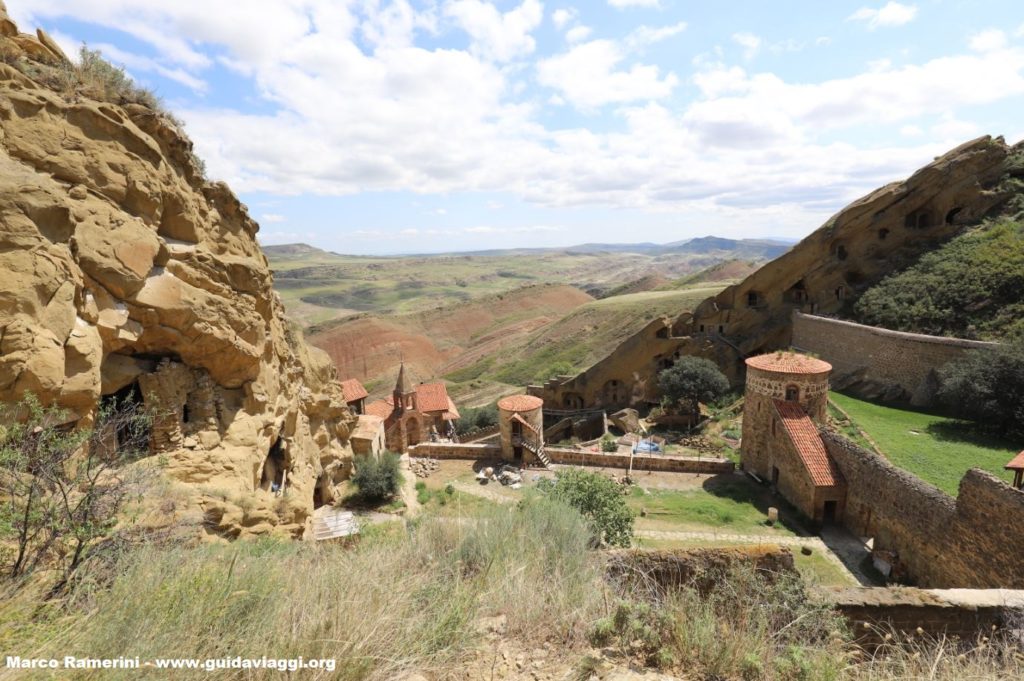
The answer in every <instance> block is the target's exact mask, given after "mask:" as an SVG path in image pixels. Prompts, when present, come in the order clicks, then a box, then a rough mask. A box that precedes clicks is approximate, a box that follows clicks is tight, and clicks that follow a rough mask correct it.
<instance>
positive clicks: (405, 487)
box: [398, 454, 423, 518]
mask: <svg viewBox="0 0 1024 681" xmlns="http://www.w3.org/2000/svg"><path fill="white" fill-rule="evenodd" d="M398 468H399V470H400V471H401V472H402V501H404V502H405V508H406V509H407V510H406V512H405V515H406V517H407V518H412V517H415V516H417V515H419V513H420V511H421V510H422V508H423V507H422V505H421V504H420V502H419V500H418V499H417V498H416V480H417V478H416V476H415V475H414V474H413V472H412V468H411V467H410V466H409V455H408V454H403V455H402V457H401V458H400V459H399V460H398Z"/></svg>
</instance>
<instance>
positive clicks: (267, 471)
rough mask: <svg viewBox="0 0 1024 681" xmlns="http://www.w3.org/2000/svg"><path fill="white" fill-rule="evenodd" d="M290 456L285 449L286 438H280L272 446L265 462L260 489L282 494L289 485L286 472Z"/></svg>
mask: <svg viewBox="0 0 1024 681" xmlns="http://www.w3.org/2000/svg"><path fill="white" fill-rule="evenodd" d="M287 469H288V456H287V453H286V452H285V449H284V438H282V437H280V436H279V437H278V438H277V439H276V440H275V441H274V444H272V445H270V451H268V452H267V458H266V459H264V460H263V473H262V475H261V476H260V489H262V490H265V491H267V492H274V493H277V492H282V491H284V486H285V484H286V483H287V477H286V471H287Z"/></svg>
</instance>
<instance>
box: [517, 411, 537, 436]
mask: <svg viewBox="0 0 1024 681" xmlns="http://www.w3.org/2000/svg"><path fill="white" fill-rule="evenodd" d="M512 420H513V421H518V422H519V423H521V424H523V425H524V426H526V427H527V428H529V429H530V430H532V431H533V432H534V433H537V435H540V432H538V430H537V429H536V428H534V427H533V426H531V425H530V424H529V422H527V420H526V419H524V418H523V417H522V416H520V415H519V414H512Z"/></svg>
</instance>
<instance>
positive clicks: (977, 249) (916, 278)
mask: <svg viewBox="0 0 1024 681" xmlns="http://www.w3.org/2000/svg"><path fill="white" fill-rule="evenodd" d="M1022 290H1024V223H1022V222H1021V221H1020V220H1008V221H1004V222H999V223H995V224H990V225H984V226H983V227H981V228H979V229H975V230H972V231H970V232H967V233H965V234H963V235H961V236H958V237H956V238H954V239H952V240H950V241H949V242H947V243H946V244H944V245H943V246H942V247H941V248H938V249H936V250H934V251H931V252H929V253H926V254H925V255H924V256H923V257H922V258H921V259H920V260H919V261H918V262H917V263H916V264H914V265H913V266H912V267H909V268H907V269H905V270H903V271H902V272H899V273H898V274H894V275H892V276H890V277H887V278H886V279H884V280H882V281H881V282H880V283H879V284H877V285H876V286H874V287H872V288H870V289H868V290H867V291H865V292H864V294H863V295H861V297H860V298H859V299H858V300H857V302H856V304H855V305H854V307H853V312H854V316H855V318H856V319H857V321H859V322H862V323H864V324H872V325H875V326H883V327H885V328H887V329H895V330H898V331H910V332H915V333H927V334H932V335H939V336H957V337H961V338H992V339H999V338H1004V337H1007V336H1010V335H1014V334H1019V333H1021V332H1024V298H1022V297H1021V295H1020V292H1021V291H1022Z"/></svg>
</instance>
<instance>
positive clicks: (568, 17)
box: [551, 7, 579, 30]
mask: <svg viewBox="0 0 1024 681" xmlns="http://www.w3.org/2000/svg"><path fill="white" fill-rule="evenodd" d="M578 15H579V12H577V11H576V8H575V7H568V8H566V7H563V8H560V9H556V10H555V11H554V12H552V13H551V23H553V24H554V25H555V28H557V29H558V30H562V29H563V28H565V27H566V26H568V25H569V23H570V22H572V21H575V19H576V17H577V16H578Z"/></svg>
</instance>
